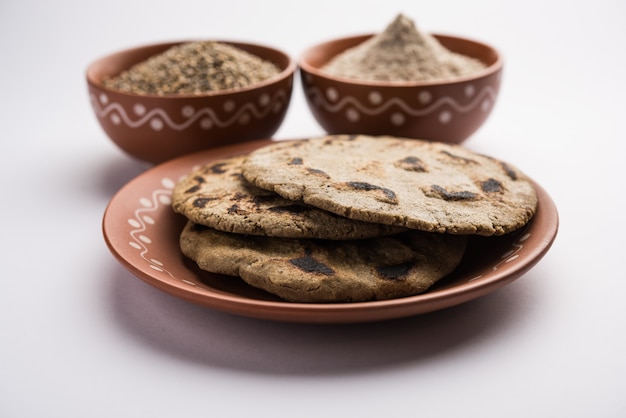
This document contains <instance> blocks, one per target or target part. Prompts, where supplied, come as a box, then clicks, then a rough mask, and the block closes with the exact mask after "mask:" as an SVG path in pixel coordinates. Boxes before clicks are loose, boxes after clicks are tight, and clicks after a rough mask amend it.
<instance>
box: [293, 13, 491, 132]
mask: <svg viewBox="0 0 626 418" xmlns="http://www.w3.org/2000/svg"><path fill="white" fill-rule="evenodd" d="M298 64H299V70H300V75H301V81H302V87H303V89H304V93H305V97H306V101H307V104H308V106H309V108H310V110H311V112H312V114H313V116H314V117H315V119H316V120H317V121H318V123H319V124H320V125H321V126H322V127H323V128H324V129H325V130H326V131H327V132H328V133H331V134H339V133H343V134H351V133H352V134H368V135H395V136H402V137H408V138H420V139H426V140H432V141H440V142H447V143H461V142H463V141H465V140H466V139H467V138H469V137H470V136H471V135H472V134H473V133H474V132H475V131H476V130H478V128H480V126H481V125H482V124H483V123H484V122H485V121H486V120H487V118H488V116H489V114H490V113H491V111H492V109H493V107H494V104H495V102H496V98H497V96H498V92H499V88H500V80H501V74H502V67H503V61H502V57H501V55H500V53H499V52H498V51H497V50H496V49H495V48H493V47H492V46H489V45H487V44H485V43H482V42H478V41H475V40H470V39H465V38H460V37H455V36H446V35H437V34H432V35H431V34H428V33H424V32H421V31H419V30H418V29H417V27H416V25H415V24H414V22H413V21H412V20H411V19H409V18H407V17H406V16H403V15H399V16H398V17H397V18H396V19H395V20H394V21H393V22H392V23H391V24H389V25H388V26H387V28H386V29H385V31H383V32H381V33H377V34H366V35H358V36H351V37H345V38H339V39H334V40H330V41H327V42H323V43H320V44H317V45H315V46H312V47H310V48H309V49H307V50H305V51H304V53H303V54H302V56H301V57H300V60H299V63H298Z"/></svg>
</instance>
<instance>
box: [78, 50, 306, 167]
mask: <svg viewBox="0 0 626 418" xmlns="http://www.w3.org/2000/svg"><path fill="white" fill-rule="evenodd" d="M219 42H223V43H228V44H231V45H234V46H236V47H238V48H240V49H243V50H245V51H247V52H249V53H252V54H255V55H257V56H259V57H261V58H264V59H266V60H268V61H271V62H273V63H274V64H276V65H277V66H278V67H279V68H280V69H281V70H282V71H281V73H280V74H279V75H278V76H276V77H273V78H272V79H270V80H267V81H264V82H263V83H259V84H255V85H253V86H249V87H245V88H238V89H232V90H223V91H218V92H210V93H206V94H202V95H187V94H176V95H168V96H158V95H137V94H129V93H123V92H118V91H114V90H110V89H107V88H105V87H103V85H102V80H103V79H105V78H106V77H110V76H114V75H116V74H118V73H120V72H121V71H122V70H125V69H128V68H130V67H131V66H132V65H134V64H136V63H139V62H141V61H144V60H146V59H147V58H149V57H151V56H153V55H156V54H159V53H161V52H163V51H165V50H166V49H167V48H169V47H171V46H173V45H176V44H180V43H181V42H170V43H160V44H154V45H147V46H140V47H137V48H132V49H127V50H124V51H121V52H116V53H114V54H111V55H108V56H105V57H103V58H100V59H98V60H97V61H95V62H93V63H92V64H91V65H90V66H89V67H88V69H87V84H88V89H89V95H90V100H91V104H92V107H93V110H94V112H95V114H96V117H97V119H98V122H99V123H100V125H101V126H102V129H104V131H105V132H106V134H107V135H108V136H109V138H110V139H111V140H112V141H113V142H114V143H115V144H116V145H117V146H118V147H119V148H121V149H122V150H123V151H125V152H126V153H127V154H129V155H131V156H133V157H135V158H137V159H140V160H144V161H147V162H150V163H160V162H163V161H166V160H169V159H171V158H174V157H178V156H181V155H184V154H188V153H192V152H196V151H199V150H203V149H207V148H212V147H217V146H223V145H228V144H234V143H238V142H244V141H249V140H253V139H259V138H270V137H271V136H272V135H273V134H274V133H275V132H276V131H277V130H278V128H279V127H280V125H281V123H282V121H283V119H284V117H285V114H286V112H287V108H288V106H289V102H290V100H291V93H292V90H293V76H294V72H295V69H296V63H295V61H294V60H292V59H291V58H290V57H289V56H288V55H287V54H285V53H284V52H282V51H279V50H276V49H273V48H269V47H266V46H261V45H254V44H249V43H241V42H229V41H219Z"/></svg>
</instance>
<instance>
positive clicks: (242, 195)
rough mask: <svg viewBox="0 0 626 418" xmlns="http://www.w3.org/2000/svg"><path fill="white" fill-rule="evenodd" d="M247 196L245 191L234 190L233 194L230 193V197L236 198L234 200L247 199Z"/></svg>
mask: <svg viewBox="0 0 626 418" xmlns="http://www.w3.org/2000/svg"><path fill="white" fill-rule="evenodd" d="M248 197H249V195H247V194H246V193H243V192H236V193H235V194H234V195H232V199H233V200H236V201H240V200H247V199H248Z"/></svg>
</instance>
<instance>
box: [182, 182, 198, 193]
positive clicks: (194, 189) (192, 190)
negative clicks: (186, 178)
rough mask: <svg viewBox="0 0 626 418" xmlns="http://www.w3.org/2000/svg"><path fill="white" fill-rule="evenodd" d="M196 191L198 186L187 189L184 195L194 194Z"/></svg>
mask: <svg viewBox="0 0 626 418" xmlns="http://www.w3.org/2000/svg"><path fill="white" fill-rule="evenodd" d="M198 190H200V186H199V185H197V184H196V185H195V186H191V187H190V188H188V189H187V190H185V193H187V194H189V193H195V192H197V191H198Z"/></svg>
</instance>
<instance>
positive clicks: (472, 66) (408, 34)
mask: <svg viewBox="0 0 626 418" xmlns="http://www.w3.org/2000/svg"><path fill="white" fill-rule="evenodd" d="M483 68H485V64H483V63H482V62H480V61H478V60H476V59H473V58H470V57H467V56H464V55H460V54H457V53H454V52H451V51H449V50H448V49H446V48H445V47H444V46H443V45H441V44H440V43H439V41H437V39H435V38H434V37H433V36H432V35H430V34H427V33H424V32H421V31H419V30H418V29H417V28H416V26H415V23H414V22H413V21H412V20H411V19H409V18H408V17H406V16H404V15H402V14H400V15H398V16H397V17H396V18H395V20H394V21H393V22H392V23H391V24H390V25H389V26H387V28H386V29H385V31H384V32H382V33H380V34H378V35H375V36H373V37H372V38H370V39H368V40H366V41H364V42H363V43H361V44H359V45H357V46H355V47H353V48H350V49H348V50H346V51H344V52H342V53H341V54H339V55H337V56H336V57H334V58H333V59H332V60H331V61H330V62H329V63H328V64H326V65H325V66H324V67H323V68H322V70H323V71H326V72H328V73H329V74H333V75H336V76H341V77H347V78H355V79H361V80H371V81H432V80H448V79H454V78H457V77H461V76H465V75H469V74H472V73H475V72H478V71H480V70H481V69H483Z"/></svg>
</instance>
